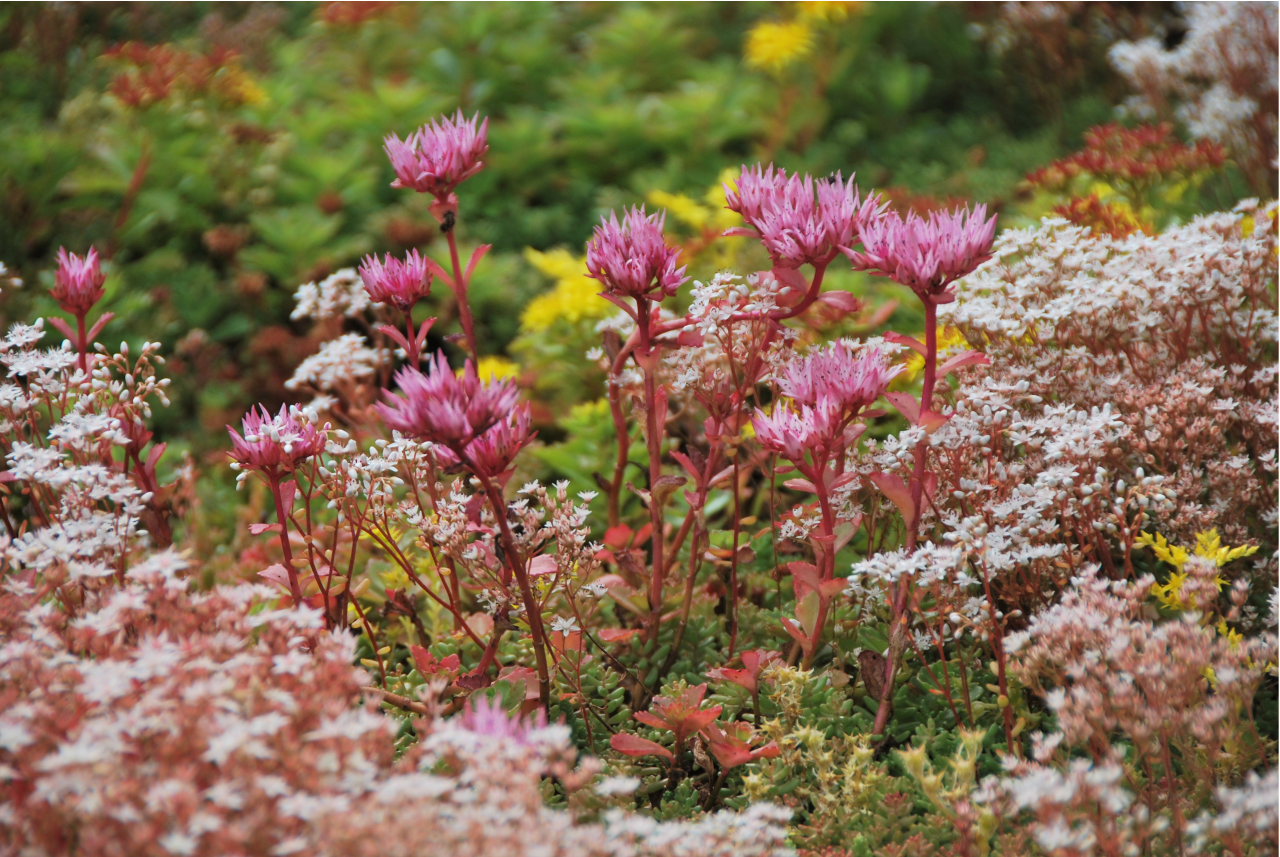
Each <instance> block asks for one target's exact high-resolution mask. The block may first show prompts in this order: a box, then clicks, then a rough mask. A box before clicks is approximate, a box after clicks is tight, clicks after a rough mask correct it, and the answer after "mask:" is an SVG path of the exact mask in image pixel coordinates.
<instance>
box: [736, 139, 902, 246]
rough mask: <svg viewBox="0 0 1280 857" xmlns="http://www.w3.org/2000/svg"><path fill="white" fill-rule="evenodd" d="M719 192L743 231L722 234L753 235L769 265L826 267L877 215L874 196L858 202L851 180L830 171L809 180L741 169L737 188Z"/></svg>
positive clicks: (783, 173) (781, 172)
mask: <svg viewBox="0 0 1280 857" xmlns="http://www.w3.org/2000/svg"><path fill="white" fill-rule="evenodd" d="M724 190H725V200H726V201H727V203H728V208H729V209H731V210H733V211H736V212H737V213H738V214H740V215H742V219H743V220H745V221H746V222H747V225H748V227H749V228H745V229H743V228H739V229H730V230H729V231H728V232H726V233H725V234H726V235H751V236H756V237H758V238H759V239H760V241H761V243H762V244H764V247H765V249H766V250H767V251H768V252H769V255H770V256H771V257H772V258H773V260H774V263H775V264H777V265H779V266H781V267H785V268H798V267H800V266H801V265H802V264H806V263H807V264H810V265H825V264H827V263H829V262H830V261H831V259H832V258H833V257H834V256H835V254H836V252H837V251H838V250H839V249H840V248H843V247H848V246H850V245H851V244H853V242H854V240H855V239H856V237H857V234H858V230H859V228H860V227H861V226H862V224H863V223H865V222H867V221H869V220H871V219H874V218H875V217H877V216H878V215H879V214H880V211H881V207H880V200H879V198H878V197H876V196H874V195H873V196H869V197H867V198H866V199H860V198H859V194H858V189H857V186H856V185H854V183H853V177H852V176H851V177H850V178H849V181H848V182H845V181H844V180H843V178H842V177H841V175H840V174H839V173H836V174H835V175H834V176H832V177H831V178H826V179H819V180H818V181H817V182H815V181H814V180H813V179H812V178H811V177H809V176H808V175H805V176H803V177H801V176H800V175H799V174H796V175H792V176H788V175H787V171H786V170H783V169H778V170H777V171H775V170H774V167H773V165H772V164H770V165H769V166H768V167H762V166H760V165H759V164H757V165H756V166H755V167H752V168H750V169H748V168H746V167H743V170H742V175H740V176H739V177H738V183H737V187H736V188H735V187H730V186H729V185H725V186H724Z"/></svg>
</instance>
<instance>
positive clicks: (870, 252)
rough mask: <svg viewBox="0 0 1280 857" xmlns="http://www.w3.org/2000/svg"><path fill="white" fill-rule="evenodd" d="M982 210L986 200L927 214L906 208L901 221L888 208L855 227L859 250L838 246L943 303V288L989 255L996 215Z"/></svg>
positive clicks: (864, 266)
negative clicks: (919, 213) (883, 212)
mask: <svg viewBox="0 0 1280 857" xmlns="http://www.w3.org/2000/svg"><path fill="white" fill-rule="evenodd" d="M986 215H987V207H986V206H985V205H979V206H977V207H976V208H974V210H973V211H972V212H970V211H969V209H968V207H967V206H966V207H965V208H963V209H958V210H956V211H954V212H949V211H935V212H931V213H930V214H929V216H928V218H927V219H926V218H923V217H920V216H918V215H917V214H916V213H915V212H911V213H910V214H908V215H907V218H906V220H903V219H902V218H901V217H900V216H899V215H898V213H897V212H894V211H890V212H887V213H885V214H884V215H883V216H881V217H878V218H874V219H871V220H868V221H867V222H866V223H864V224H862V225H861V226H860V228H859V235H860V236H861V238H862V247H863V250H862V252H861V253H859V252H856V251H854V250H852V249H849V248H848V247H844V248H841V250H842V252H843V253H844V254H845V255H846V256H848V257H849V260H850V261H851V262H853V266H854V267H855V268H858V269H860V270H865V271H871V272H872V273H877V274H882V275H885V276H888V277H891V278H892V279H894V280H895V281H897V282H899V283H901V284H902V285H904V286H907V287H908V288H910V289H911V290H912V291H914V292H915V293H916V294H917V295H919V296H920V298H921V299H922V300H927V301H932V302H933V303H948V302H949V301H951V300H953V297H952V296H951V295H950V294H948V293H947V287H948V286H950V285H951V284H952V283H953V282H955V281H956V280H958V279H960V278H961V277H963V276H965V275H966V274H969V273H971V272H972V271H973V269H974V268H977V267H978V266H979V265H981V264H982V263H983V262H985V261H986V260H988V259H990V258H991V245H992V242H994V240H995V231H996V219H995V217H994V216H993V217H991V218H990V219H987V216H986Z"/></svg>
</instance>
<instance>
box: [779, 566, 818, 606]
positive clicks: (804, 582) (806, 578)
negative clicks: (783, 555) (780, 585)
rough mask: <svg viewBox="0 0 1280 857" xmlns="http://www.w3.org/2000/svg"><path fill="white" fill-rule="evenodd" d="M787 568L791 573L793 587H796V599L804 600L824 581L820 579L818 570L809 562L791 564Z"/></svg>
mask: <svg viewBox="0 0 1280 857" xmlns="http://www.w3.org/2000/svg"><path fill="white" fill-rule="evenodd" d="M787 568H788V569H790V571H791V585H792V586H794V587H795V590H796V598H798V599H799V598H803V597H804V596H805V595H806V594H808V593H810V592H813V591H814V590H815V589H817V588H818V587H819V586H820V585H821V584H822V580H821V578H819V577H818V569H817V567H815V566H814V565H812V564H811V563H807V562H789V563H787Z"/></svg>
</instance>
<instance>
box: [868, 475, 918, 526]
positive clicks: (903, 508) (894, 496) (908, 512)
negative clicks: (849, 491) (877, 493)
mask: <svg viewBox="0 0 1280 857" xmlns="http://www.w3.org/2000/svg"><path fill="white" fill-rule="evenodd" d="M868 478H870V480H871V482H872V484H874V485H875V486H876V487H877V488H879V489H880V490H881V491H882V492H883V493H884V495H885V496H886V497H888V498H889V499H890V500H891V501H893V505H895V506H897V507H898V511H899V512H901V513H902V517H903V519H904V520H907V521H910V520H911V519H912V518H914V517H915V512H916V504H915V503H913V502H911V491H910V490H909V489H908V488H907V486H906V484H905V483H903V481H902V477H901V476H898V475H896V474H893V473H884V472H883V471H877V472H876V473H872V474H870V475H869V477H868Z"/></svg>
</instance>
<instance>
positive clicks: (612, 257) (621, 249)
mask: <svg viewBox="0 0 1280 857" xmlns="http://www.w3.org/2000/svg"><path fill="white" fill-rule="evenodd" d="M665 220H666V214H665V213H658V214H651V215H646V214H645V213H644V208H643V206H642V207H640V208H633V209H631V211H629V212H627V213H626V214H625V215H624V217H623V218H622V223H621V224H619V223H618V215H617V214H616V213H611V214H610V215H609V219H608V220H604V219H601V221H600V225H599V226H597V227H596V230H595V235H594V236H592V238H591V240H590V241H589V242H587V271H588V272H589V273H588V276H590V277H592V278H594V279H597V280H599V281H600V282H601V283H603V284H604V287H605V289H606V291H607V292H609V293H610V294H612V295H613V296H615V297H630V298H637V299H639V298H646V299H656V300H662V299H663V298H665V297H670V296H671V295H674V294H675V293H676V289H678V288H680V285H681V284H682V283H684V282H685V280H686V279H687V278H686V277H685V276H684V271H685V269H684V268H682V267H681V268H677V267H676V261H677V259H678V258H679V256H680V250H679V248H675V247H668V246H667V244H666V242H665V241H664V240H663V237H662V226H663V223H664V221H665Z"/></svg>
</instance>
